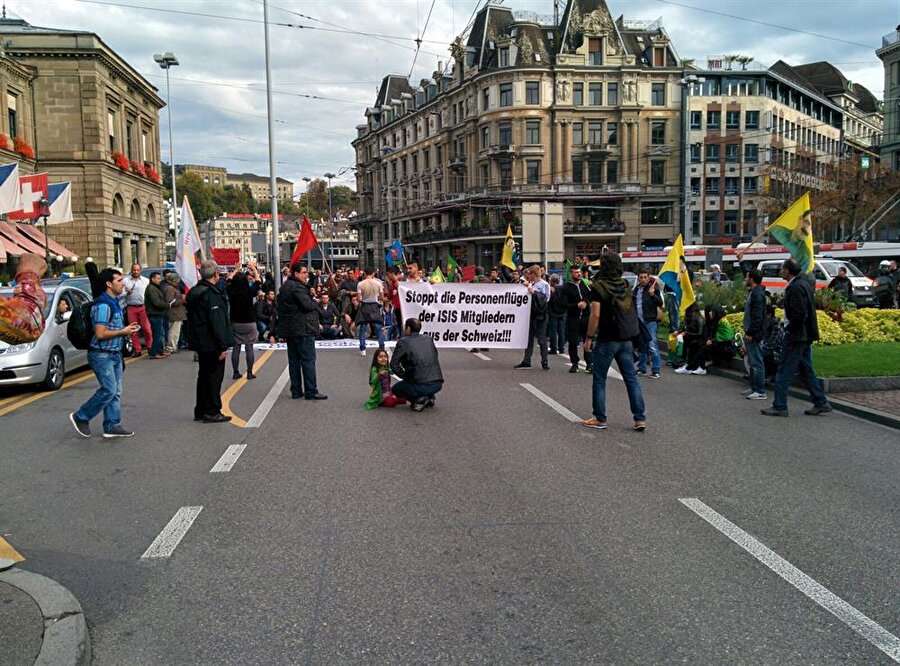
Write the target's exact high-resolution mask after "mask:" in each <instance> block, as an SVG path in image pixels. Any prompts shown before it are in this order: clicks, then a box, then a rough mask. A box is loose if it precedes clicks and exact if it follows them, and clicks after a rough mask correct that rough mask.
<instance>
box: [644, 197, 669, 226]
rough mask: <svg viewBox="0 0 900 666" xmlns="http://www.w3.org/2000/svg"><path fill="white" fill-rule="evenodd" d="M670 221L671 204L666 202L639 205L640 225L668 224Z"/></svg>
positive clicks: (648, 202) (650, 202)
mask: <svg viewBox="0 0 900 666" xmlns="http://www.w3.org/2000/svg"><path fill="white" fill-rule="evenodd" d="M671 220H672V204H671V203H669V202H668V201H645V202H643V203H641V224H669V223H670V221H671Z"/></svg>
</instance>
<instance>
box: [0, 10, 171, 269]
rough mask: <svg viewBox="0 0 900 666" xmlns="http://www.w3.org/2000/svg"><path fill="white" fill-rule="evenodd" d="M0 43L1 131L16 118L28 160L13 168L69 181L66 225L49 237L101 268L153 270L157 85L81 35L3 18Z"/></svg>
mask: <svg viewBox="0 0 900 666" xmlns="http://www.w3.org/2000/svg"><path fill="white" fill-rule="evenodd" d="M0 43H2V44H3V54H2V56H0V58H2V60H3V64H4V67H3V68H2V69H3V74H2V75H0V77H2V82H3V85H4V87H5V88H6V97H5V103H6V105H7V114H6V117H5V119H4V132H5V133H6V132H10V131H11V129H12V128H11V127H10V126H9V124H10V123H11V122H12V119H13V116H15V122H16V124H21V125H20V127H19V129H18V130H17V131H18V132H19V134H20V135H21V136H24V137H26V138H27V137H29V136H30V137H31V138H32V140H33V142H32V144H31V146H32V147H33V149H34V159H33V160H27V159H26V160H23V161H22V164H21V165H20V170H21V171H22V172H23V173H30V172H47V173H48V174H49V177H50V181H51V182H60V181H70V182H71V183H72V213H73V216H74V218H75V220H74V222H70V223H66V224H62V225H54V226H51V227H50V235H51V237H53V238H55V239H56V240H57V241H59V242H61V243H63V244H64V245H66V246H68V247H69V248H71V249H72V250H73V251H74V252H76V253H77V254H78V255H80V256H82V257H87V256H92V257H93V258H94V259H95V260H96V261H97V263H98V264H100V265H102V266H105V265H120V266H128V265H129V264H130V263H131V262H132V261H140V262H141V263H143V264H149V265H159V264H160V262H161V260H162V258H163V256H164V250H165V237H166V224H165V220H164V219H163V205H162V186H161V185H160V184H159V182H158V181H159V168H160V162H159V110H160V109H161V108H162V107H163V101H162V99H161V98H160V97H159V96H158V95H157V92H156V88H154V87H153V85H151V84H150V83H149V82H148V81H147V80H146V79H144V78H143V77H142V76H141V75H140V74H139V73H138V72H137V71H136V70H135V69H133V68H132V67H131V65H129V64H128V63H127V62H125V61H124V60H123V59H122V58H121V57H120V56H119V55H118V54H117V53H115V52H114V51H113V50H112V49H110V48H109V47H108V46H107V45H106V44H105V43H104V42H103V40H101V39H100V37H98V36H97V35H95V34H93V33H90V32H83V31H78V30H64V29H62V30H60V29H54V28H42V27H38V26H33V25H30V24H29V23H27V22H26V21H24V20H21V19H14V18H6V17H4V18H2V19H0ZM23 72H27V73H28V74H27V75H25V76H23ZM29 77H30V79H29ZM20 157H21V156H20Z"/></svg>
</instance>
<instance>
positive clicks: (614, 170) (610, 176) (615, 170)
mask: <svg viewBox="0 0 900 666" xmlns="http://www.w3.org/2000/svg"><path fill="white" fill-rule="evenodd" d="M606 182H607V183H612V184H615V183H618V182H619V163H618V162H607V163H606Z"/></svg>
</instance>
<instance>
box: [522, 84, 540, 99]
mask: <svg viewBox="0 0 900 666" xmlns="http://www.w3.org/2000/svg"><path fill="white" fill-rule="evenodd" d="M525 103H526V104H540V103H541V82H540V81H526V82H525Z"/></svg>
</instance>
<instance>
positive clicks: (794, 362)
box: [760, 259, 831, 416]
mask: <svg viewBox="0 0 900 666" xmlns="http://www.w3.org/2000/svg"><path fill="white" fill-rule="evenodd" d="M781 277H782V279H784V280H790V282H788V286H787V288H786V289H785V290H784V319H785V321H786V322H787V331H786V333H785V336H786V338H787V339H786V340H785V343H784V350H783V351H782V354H781V363H779V364H778V371H777V372H776V373H775V400H774V401H773V403H772V406H771V407H769V408H767V409H763V410H760V411H761V412H762V413H763V414H765V415H766V416H787V415H788V405H787V395H788V388H789V387H790V385H791V382H792V381H793V379H794V375H796V374H797V371H798V370H799V371H800V373H801V374H802V375H803V377H804V379H805V380H806V385H807V387H808V388H809V396H810V398H812V402H813V406H812V407H810V408H809V409H807V410H806V411H804V412H803V413H804V414H808V415H809V416H818V415H820V414H827V413H828V412H830V411H831V405H829V404H828V398H826V397H825V392H824V391H823V390H822V384H821V382H819V378H818V377H816V371H815V370H814V369H813V366H812V352H811V348H812V343H813V342H815V341H816V340H818V339H819V322H818V320H817V319H816V302H815V298H814V296H813V287H812V283H811V280H813V279H814V278H812V277H811V276H805V275H801V274H800V264H799V263H797V260H796V259H788V260H786V261H785V262H784V264H782V266H781Z"/></svg>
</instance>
